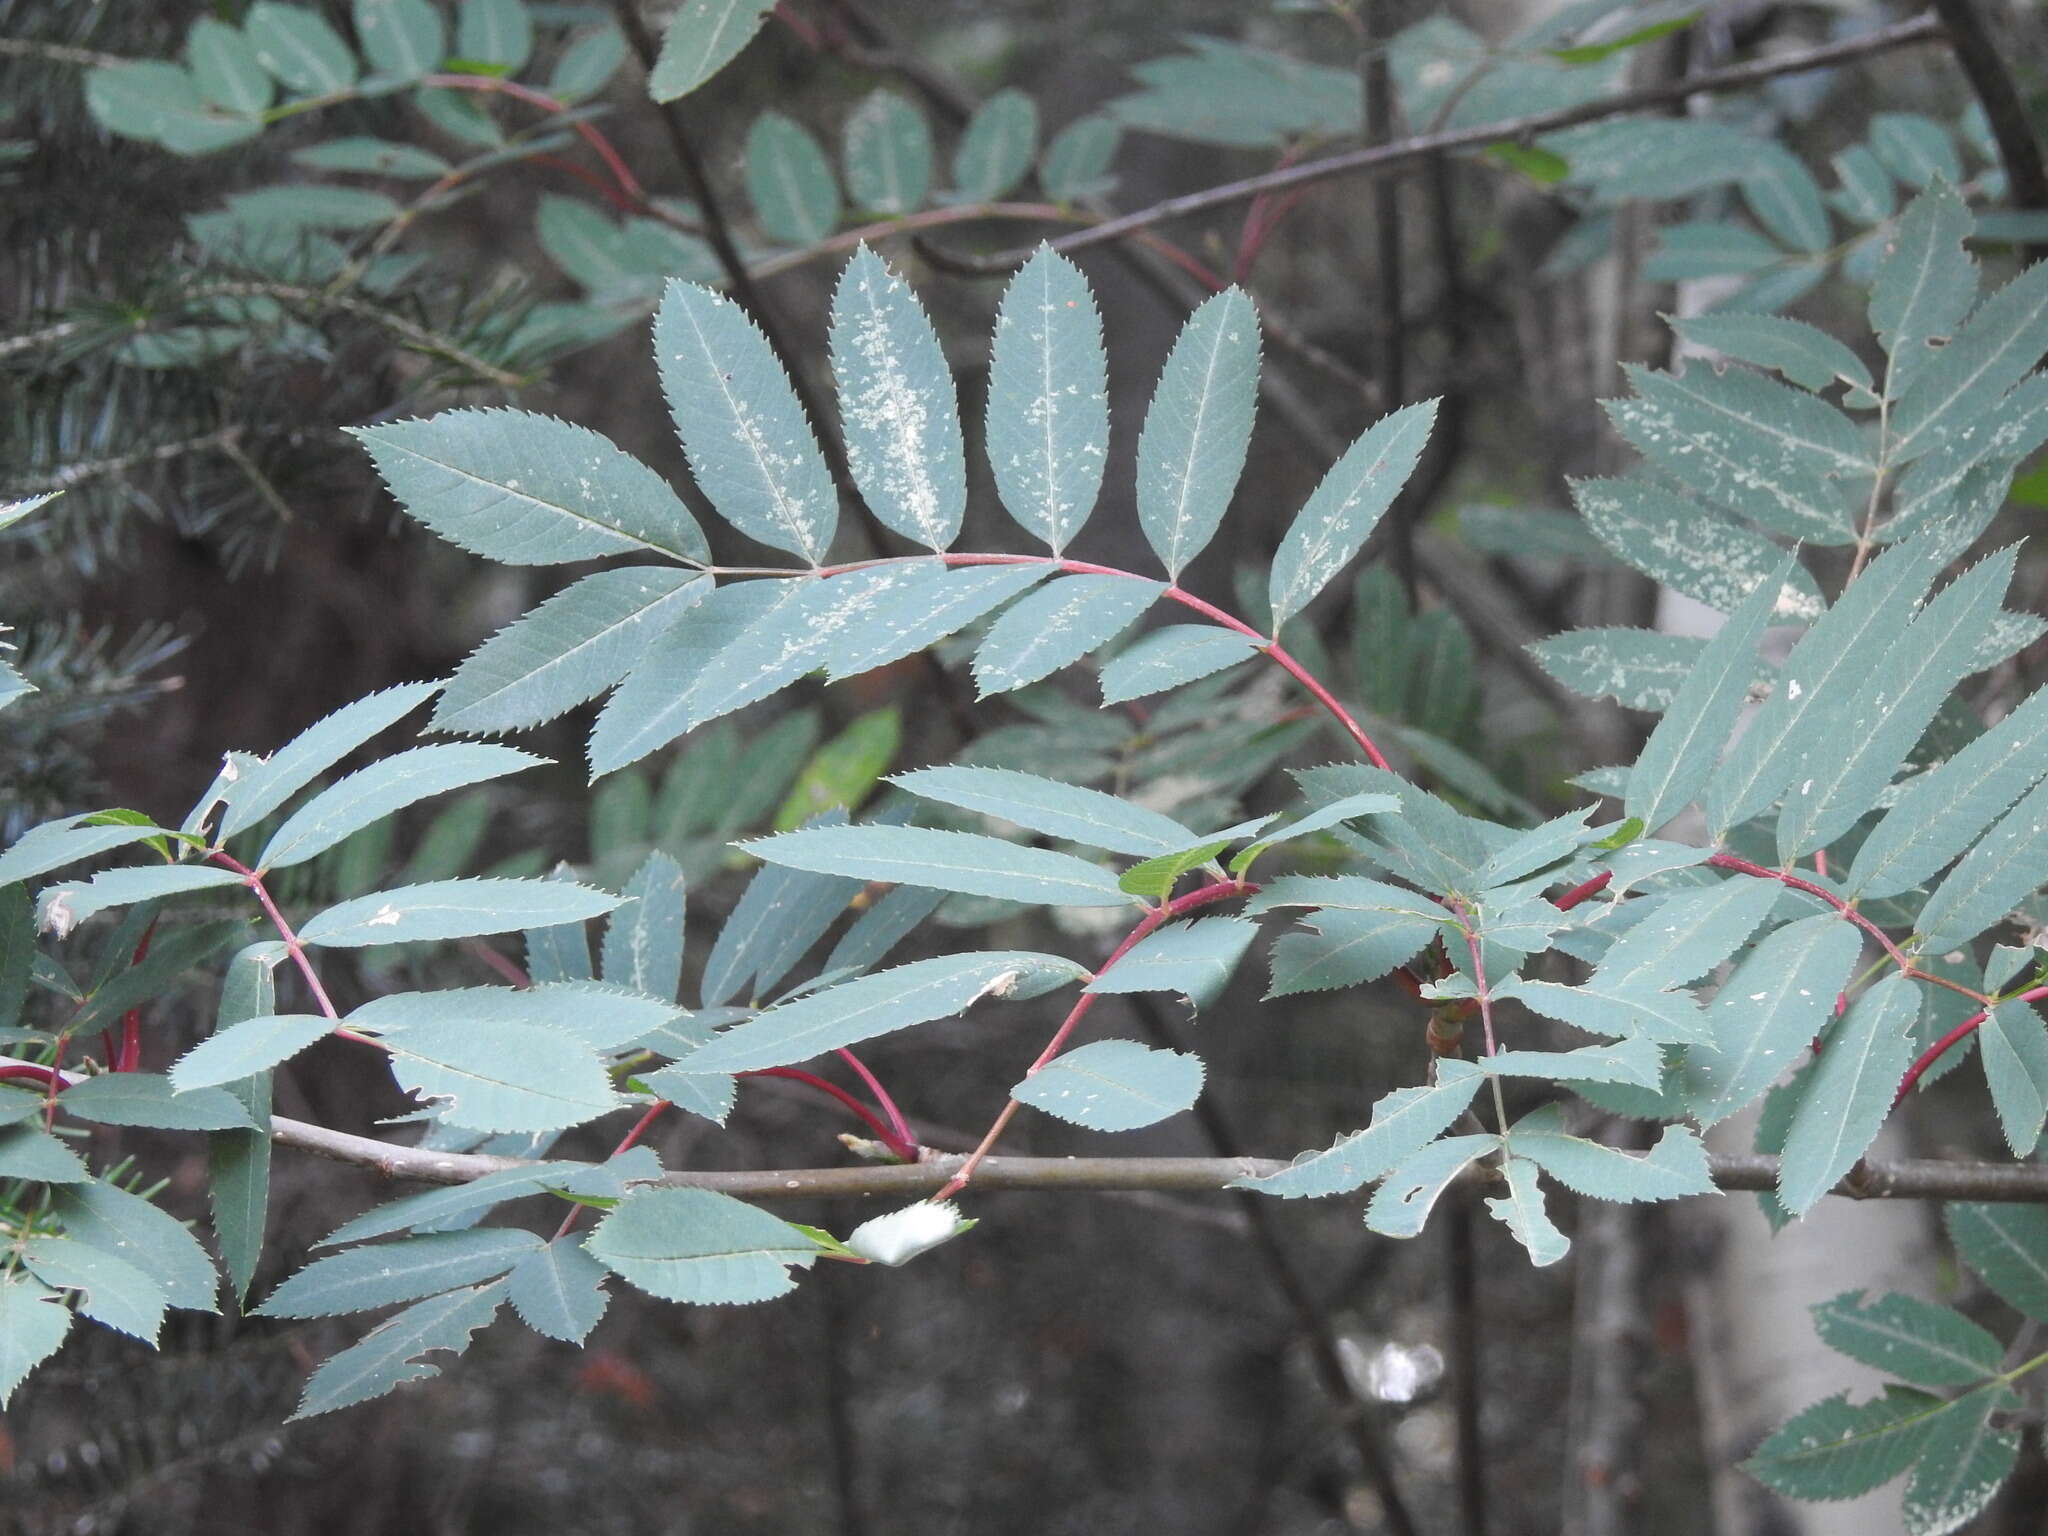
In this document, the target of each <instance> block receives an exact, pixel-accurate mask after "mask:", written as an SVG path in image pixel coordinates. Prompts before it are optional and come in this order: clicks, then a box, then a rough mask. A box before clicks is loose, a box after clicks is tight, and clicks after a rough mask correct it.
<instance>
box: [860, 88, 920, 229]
mask: <svg viewBox="0 0 2048 1536" xmlns="http://www.w3.org/2000/svg"><path fill="white" fill-rule="evenodd" d="M839 152H840V156H841V162H840V165H841V169H842V170H843V171H844V172H845V175H846V190H847V193H848V195H849V196H851V197H852V199H853V201H854V203H855V205H856V206H858V207H861V208H865V209H867V210H868V211H869V212H871V213H883V214H888V213H915V212H916V211H917V210H918V209H919V208H922V207H923V206H924V203H925V198H926V197H927V196H928V195H929V194H930V192H931V185H932V132H931V129H930V128H929V127H927V126H926V124H925V120H924V114H923V113H922V112H920V111H918V109H917V108H916V107H915V106H914V105H912V104H911V103H910V102H908V101H906V100H905V99H904V98H903V97H901V96H899V95H897V94H896V93H895V92H894V91H891V90H886V89H883V90H876V91H871V92H870V93H869V94H868V95H867V96H866V97H864V98H862V100H861V103H860V105H858V106H857V107H855V108H854V109H853V112H852V114H851V115H850V116H849V117H848V118H847V119H846V126H845V128H844V129H843V130H842V133H841V138H840V145H839Z"/></svg>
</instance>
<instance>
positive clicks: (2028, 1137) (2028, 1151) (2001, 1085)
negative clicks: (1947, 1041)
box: [1977, 1002, 2048, 1157]
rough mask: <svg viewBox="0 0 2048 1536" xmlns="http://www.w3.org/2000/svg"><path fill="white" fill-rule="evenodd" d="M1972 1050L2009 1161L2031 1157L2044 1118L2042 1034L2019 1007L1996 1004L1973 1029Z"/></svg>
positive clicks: (2046, 1086)
mask: <svg viewBox="0 0 2048 1536" xmlns="http://www.w3.org/2000/svg"><path fill="white" fill-rule="evenodd" d="M1977 1051H1978V1057H1979V1059H1980V1060H1981V1061H1982V1062H1983V1063H1984V1080H1985V1081H1986V1082H1987V1083H1989V1084H1990V1085H1991V1103H1992V1106H1993V1107H1994V1108H1995V1109H1997V1111H1998V1125H1999V1129H2000V1130H2002V1131H2003V1132H2004V1133H2005V1144H2006V1145H2007V1146H2008V1147H2010V1148H2012V1153H2013V1156H2015V1157H2032V1156H2033V1155H2034V1148H2035V1147H2037V1146H2038V1145H2040V1141H2041V1125H2042V1121H2043V1119H2044V1117H2048V1030H2044V1029H2043V1027H2042V1024H2041V1016H2040V1015H2039V1014H2037V1013H2035V1012H2034V1010H2033V1009H2032V1008H2031V1007H2029V1006H2028V1005H2027V1004H2025V1003H2018V1002H2014V1003H2000V1004H1999V1005H1998V1006H1997V1007H1996V1008H1993V1009H1992V1010H1991V1012H1990V1014H1989V1015H1988V1016H1987V1017H1986V1018H1985V1020H1984V1022H1983V1023H1982V1024H1981V1025H1979V1026H1978V1029H1977Z"/></svg>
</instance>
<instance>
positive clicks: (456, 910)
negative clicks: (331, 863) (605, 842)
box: [299, 879, 619, 948]
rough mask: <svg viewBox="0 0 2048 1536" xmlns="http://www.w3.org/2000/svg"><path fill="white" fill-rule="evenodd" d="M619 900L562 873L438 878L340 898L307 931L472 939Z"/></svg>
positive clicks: (320, 936) (316, 940)
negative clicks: (566, 878)
mask: <svg viewBox="0 0 2048 1536" xmlns="http://www.w3.org/2000/svg"><path fill="white" fill-rule="evenodd" d="M618 904H619V898H618V897H616V896H614V895H612V894H611V892H609V891H598V890H592V889H591V888H590V887H588V886H583V885H573V884H570V883H568V882H566V881H561V880H510V879H484V880H430V881H428V882H427V883H426V884H424V885H404V886H398V887H396V888H394V889H392V890H388V891H375V892H372V893H371V894H370V895H368V896H358V897H356V898H355V899H354V900H352V901H344V902H339V903H337V904H335V905H334V906H331V907H329V908H328V909H327V910H326V911H324V912H321V913H318V914H317V915H315V916H313V917H311V918H309V919H307V921H306V922H305V924H304V925H303V926H302V927H301V928H300V929H299V937H300V938H301V939H303V940H304V941H305V942H306V943H308V944H324V945H328V946H344V947H349V948H360V947H362V946H364V945H369V944H403V943H409V942H411V941H412V940H415V939H466V938H471V937H473V936H475V935H478V934H486V933H512V932H515V931H517V930H520V929H526V928H547V927H552V926H554V925H556V924H558V923H574V922H581V921H582V920H583V919H585V918H590V917H602V916H603V915H604V914H605V913H607V912H609V911H611V910H612V908H614V907H616V906H617V905H618Z"/></svg>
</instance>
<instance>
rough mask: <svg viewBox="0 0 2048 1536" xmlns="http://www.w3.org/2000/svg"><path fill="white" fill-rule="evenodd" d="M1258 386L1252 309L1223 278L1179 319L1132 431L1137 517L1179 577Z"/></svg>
mask: <svg viewBox="0 0 2048 1536" xmlns="http://www.w3.org/2000/svg"><path fill="white" fill-rule="evenodd" d="M1258 389H1259V320H1258V315H1257V313H1256V311H1254V309H1253V308H1252V301H1251V299H1250V298H1249V297H1248V296H1246V294H1245V293H1244V291H1243V290H1242V289H1239V288H1228V289H1225V290H1224V291H1223V292H1222V293H1219V294H1217V295H1216V296H1215V297H1213V298H1210V299H1206V300H1204V301H1203V303H1202V305H1201V307H1200V308H1198V309H1197V310H1196V311H1195V312H1194V314H1192V315H1191V316H1189V317H1188V322H1187V324H1186V325H1185V326H1183V327H1182V328H1181V333H1180V335H1179V336H1178V337H1177V338H1176V339H1175V341H1174V344H1173V350H1172V352H1171V353H1169V354H1168V356H1167V359H1166V367H1165V369H1164V371H1162V372H1161V374H1160V376H1159V387H1158V388H1157V389H1156V390H1155V391H1154V392H1153V396H1152V404H1151V407H1150V409H1148V410H1147V411H1146V413H1145V426H1144V429H1143V430H1142V431H1141V432H1140V433H1139V434H1138V521H1139V523H1140V524H1141V525H1142V526H1143V528H1144V530H1145V537H1146V538H1147V539H1148V540H1150V541H1151V544H1152V548H1153V550H1154V552H1155V553H1157V554H1158V556H1159V559H1160V562H1161V563H1162V564H1164V565H1165V567H1166V571H1167V574H1168V575H1169V576H1171V577H1173V578H1174V579H1176V580H1178V579H1179V577H1180V573H1181V572H1182V571H1183V570H1185V569H1186V568H1187V564H1188V562H1189V561H1190V560H1192V559H1194V557H1195V556H1196V555H1198V554H1200V553H1201V552H1202V549H1203V547H1204V546H1205V545H1207V544H1208V542H1209V540H1210V539H1211V538H1212V537H1213V536H1214V535H1215V532H1216V528H1217V525H1218V524H1220V523H1221V522H1222V521H1223V513H1224V509H1225V508H1226V507H1228V506H1229V504H1230V498H1231V496H1232V494H1233V493H1234V492H1235V491H1236V489H1237V482H1238V477H1239V476H1240V475H1241V474H1242V473H1243V472H1244V460H1245V451H1246V449H1247V448H1248V447H1249V446H1250V443H1251V433H1252V414H1253V410H1254V407H1255V406H1256V404H1257V400H1258ZM1333 574H1334V573H1333Z"/></svg>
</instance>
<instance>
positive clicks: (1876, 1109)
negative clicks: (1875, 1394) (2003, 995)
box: [1778, 976, 1932, 1385]
mask: <svg viewBox="0 0 2048 1536" xmlns="http://www.w3.org/2000/svg"><path fill="white" fill-rule="evenodd" d="M1919 1014H1920V992H1919V988H1918V986H1917V985H1916V984H1915V983H1914V982H1913V981H1911V980H1909V979H1908V978H1906V977H1904V976H1888V977H1886V978H1885V979H1884V980H1883V981H1881V982H1879V983H1878V984H1877V985H1876V986H1874V987H1872V988H1871V989H1870V990H1869V991H1868V992H1865V993H1864V994H1863V995H1862V996H1861V997H1859V998H1857V999H1856V1001H1855V1002H1854V1003H1852V1004H1851V1005H1850V1007H1849V1012H1848V1016H1847V1017H1846V1018H1844V1019H1843V1020H1842V1021H1841V1022H1840V1023H1839V1024H1837V1025H1836V1026H1835V1027H1834V1028H1833V1029H1831V1030H1830V1031H1828V1037H1827V1041H1826V1043H1825V1045H1824V1046H1823V1047H1822V1050H1821V1053H1820V1059H1819V1060H1818V1061H1816V1062H1815V1063H1814V1066H1813V1069H1812V1071H1810V1072H1809V1073H1807V1074H1806V1077H1807V1081H1806V1087H1805V1091H1804V1093H1803V1094H1802V1095H1801V1097H1800V1100H1799V1107H1798V1109H1796V1110H1795V1111H1793V1115H1792V1126H1791V1129H1790V1130H1789V1131H1788V1132H1787V1133H1786V1137H1785V1145H1784V1147H1783V1149H1782V1151H1781V1153H1780V1163H1779V1172H1778V1199H1779V1200H1780V1201H1781V1202H1783V1204H1784V1206H1785V1208H1786V1209H1787V1210H1788V1211H1790V1212H1792V1214H1793V1215H1795V1216H1803V1215H1805V1214H1806V1213H1807V1212H1808V1211H1809V1210H1811V1209H1812V1208H1813V1207H1814V1206H1815V1205H1816V1204H1817V1203H1819V1201H1820V1198H1821V1196H1822V1195H1825V1194H1826V1193H1827V1192H1828V1191H1829V1190H1830V1189H1833V1188H1834V1187H1835V1183H1836V1181H1837V1180H1839V1179H1840V1178H1841V1177H1842V1175H1843V1174H1845V1173H1847V1172H1848V1171H1849V1170H1850V1169H1851V1168H1852V1167H1854V1166H1855V1164H1856V1160H1857V1159H1858V1158H1860V1157H1861V1156H1862V1155H1863V1154H1864V1152H1865V1151H1866V1150H1868V1148H1869V1146H1870V1144H1871V1143H1872V1142H1873V1141H1875V1140H1876V1139H1877V1133H1878V1131H1879V1129H1881V1128H1882V1127H1883V1125H1884V1121H1885V1116H1886V1115H1888V1114H1889V1113H1890V1112H1891V1107H1892V1097H1893V1094H1894V1093H1895V1091H1896V1090H1897V1088H1898V1085H1899V1078H1900V1076H1901V1075H1902V1074H1903V1073H1904V1072H1905V1070H1906V1068H1907V1067H1908V1066H1909V1065H1910V1064H1911V1062H1912V1059H1913V1034H1912V1031H1913V1023H1914V1020H1915V1019H1917V1018H1918V1017H1919ZM1927 1385H1932V1383H1927Z"/></svg>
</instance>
